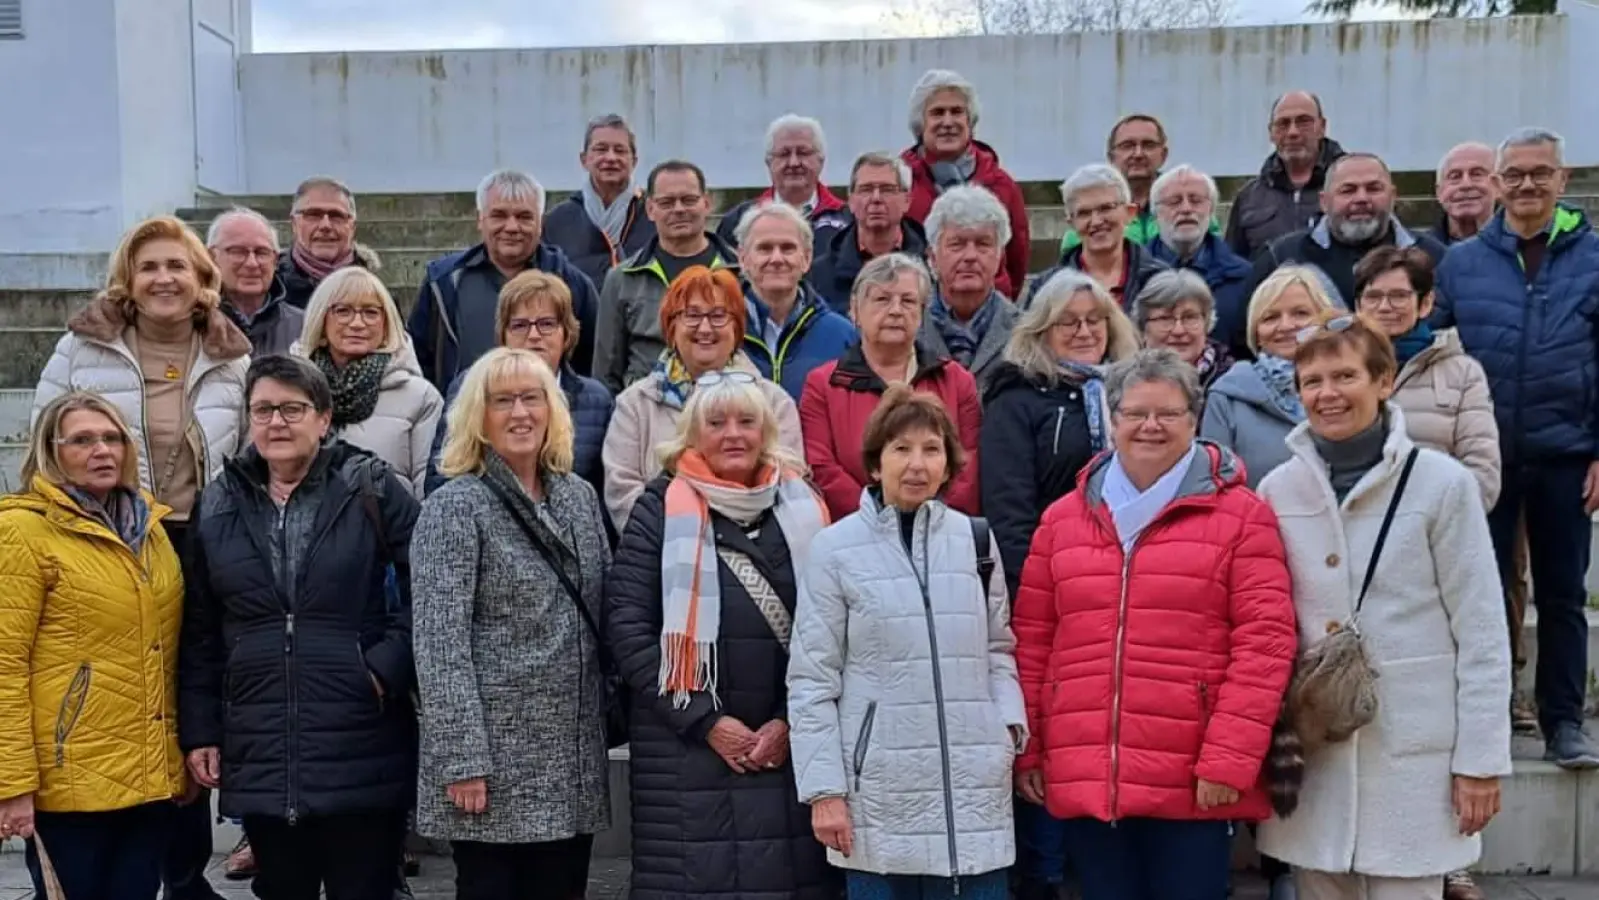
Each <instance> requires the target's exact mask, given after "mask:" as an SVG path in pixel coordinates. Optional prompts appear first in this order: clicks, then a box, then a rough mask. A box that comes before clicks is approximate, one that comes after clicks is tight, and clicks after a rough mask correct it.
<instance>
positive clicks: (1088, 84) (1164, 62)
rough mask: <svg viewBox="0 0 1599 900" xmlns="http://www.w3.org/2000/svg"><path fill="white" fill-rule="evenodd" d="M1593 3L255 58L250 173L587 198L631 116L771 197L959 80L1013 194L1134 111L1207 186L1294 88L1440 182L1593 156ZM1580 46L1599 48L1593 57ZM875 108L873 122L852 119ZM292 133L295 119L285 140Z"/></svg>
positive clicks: (1253, 164) (1240, 159)
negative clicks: (811, 150)
mask: <svg viewBox="0 0 1599 900" xmlns="http://www.w3.org/2000/svg"><path fill="white" fill-rule="evenodd" d="M1596 21H1599V7H1595V6H1594V5H1593V4H1592V0H1576V2H1573V3H1570V4H1568V8H1567V14H1566V15H1562V16H1556V17H1539V18H1515V19H1476V20H1437V21H1426V20H1424V21H1403V22H1378V23H1360V24H1322V25H1293V26H1278V27H1259V28H1228V29H1215V30H1192V31H1170V32H1129V33H1122V34H1088V35H1075V34H1074V35H1048V36H1027V37H974V38H954V39H939V40H927V39H906V40H890V41H853V42H832V43H791V44H764V45H703V46H661V47H628V48H602V49H581V50H485V51H459V52H435V53H334V54H266V55H255V56H251V57H249V58H247V59H245V60H244V61H243V72H242V78H243V90H244V107H245V109H246V110H247V113H246V117H247V120H246V123H245V137H246V140H245V145H246V147H248V152H249V159H248V162H247V166H246V181H247V184H248V187H249V189H250V191H251V192H252V193H274V192H282V191H286V190H289V189H292V188H293V186H294V185H295V183H296V182H297V181H298V180H299V179H300V178H302V177H304V176H305V175H307V174H309V173H312V172H323V171H330V172H333V173H336V174H339V175H343V176H345V177H347V178H349V179H350V180H351V182H352V184H353V186H354V187H355V188H356V189H357V190H365V191H434V190H444V189H460V188H463V187H469V186H471V185H472V184H474V183H475V182H476V180H477V179H478V178H480V177H481V176H482V175H483V174H484V173H485V172H487V171H489V170H490V169H492V168H494V167H497V166H506V165H509V166H518V167H525V168H527V169H529V170H531V171H533V172H534V173H536V174H537V175H539V176H540V177H541V179H543V180H545V181H546V182H547V183H548V184H549V186H551V187H556V188H572V187H576V186H577V184H578V182H579V179H580V177H581V175H580V170H579V168H578V165H577V160H576V156H577V152H578V150H579V144H580V143H581V138H582V133H583V125H584V123H585V121H586V120H587V119H589V118H590V117H591V116H594V115H596V114H599V113H603V112H613V111H614V112H620V113H622V114H623V115H626V116H627V117H628V118H629V119H630V120H632V121H633V122H634V124H635V126H636V127H637V129H638V131H639V136H640V142H641V153H642V155H643V156H644V157H645V162H646V163H648V162H650V161H653V160H659V159H661V158H664V157H666V156H686V157H688V158H690V159H693V160H695V161H697V162H699V163H701V164H702V165H703V166H704V167H705V168H706V169H707V170H708V171H709V172H710V173H712V177H713V179H714V180H715V181H716V182H717V183H719V184H724V185H752V184H760V183H764V181H765V179H766V174H765V170H764V166H763V163H762V159H761V157H762V149H763V148H762V139H763V136H764V130H765V126H766V123H767V122H768V121H770V120H771V119H772V118H774V117H775V116H778V115H780V114H782V113H785V112H790V111H799V112H802V113H805V114H809V115H814V116H816V117H818V118H820V119H821V121H822V122H823V124H824V126H825V127H826V129H827V131H828V144H829V148H830V160H829V164H828V170H827V173H826V174H827V177H828V178H830V179H834V180H842V179H844V178H846V176H847V173H848V167H849V164H850V162H851V160H852V158H853V156H854V155H855V154H856V153H859V152H860V151H862V150H866V149H870V148H894V149H897V148H902V147H904V146H907V145H908V144H909V143H910V142H911V136H910V132H909V130H908V125H907V117H908V112H907V98H908V95H909V92H910V89H911V86H912V85H913V84H914V82H915V81H916V79H917V78H918V77H919V76H920V75H921V74H922V73H923V72H924V71H926V70H927V69H929V68H934V67H947V68H953V69H956V70H958V71H960V72H962V73H963V74H965V75H966V76H967V77H968V78H970V79H971V80H972V81H973V82H974V83H975V84H976V85H977V86H978V89H979V90H980V92H981V96H982V101H983V105H982V121H981V124H980V125H979V126H978V128H977V132H978V136H979V137H980V138H981V139H983V140H985V141H987V142H989V143H991V144H993V145H994V146H995V147H996V148H997V149H998V150H999V153H1000V155H1001V158H1002V159H1003V161H1004V163H1005V164H1006V165H1007V167H1009V169H1010V170H1011V171H1012V172H1013V173H1014V174H1015V175H1016V177H1018V178H1019V179H1022V180H1037V179H1056V178H1060V177H1062V176H1064V175H1065V174H1067V173H1068V172H1069V171H1070V170H1071V169H1072V168H1073V167H1074V166H1076V165H1078V164H1081V163H1083V162H1086V161H1090V160H1093V159H1096V158H1100V157H1101V156H1102V154H1103V153H1104V140H1105V133H1106V130H1107V128H1108V127H1109V126H1110V124H1111V123H1112V122H1113V121H1114V120H1115V119H1116V118H1117V117H1118V116H1119V115H1121V114H1123V113H1126V112H1129V111H1132V110H1141V111H1145V112H1149V113H1153V114H1155V115H1158V116H1160V117H1161V118H1162V119H1163V120H1164V121H1165V122H1166V124H1167V127H1168V131H1169V132H1170V134H1171V140H1172V153H1173V159H1174V161H1175V160H1184V161H1188V162H1192V163H1195V164H1197V165H1200V166H1202V167H1204V168H1205V169H1207V170H1209V171H1211V172H1214V173H1216V174H1243V173H1247V172H1250V171H1253V170H1254V169H1256V168H1258V166H1259V165H1260V160H1261V158H1262V156H1263V155H1264V154H1265V153H1266V152H1267V151H1268V150H1269V145H1268V141H1267V134H1266V119H1267V110H1268V109H1269V107H1270V105H1271V102H1272V100H1273V98H1274V97H1275V96H1276V95H1277V94H1279V93H1280V92H1282V91H1283V90H1285V89H1288V88H1309V89H1313V90H1315V91H1317V92H1319V93H1320V94H1321V96H1322V97H1323V99H1324V102H1325V105H1326V110H1327V115H1328V117H1329V120H1330V123H1331V132H1332V134H1333V135H1334V136H1335V137H1337V138H1338V139H1339V140H1341V141H1342V142H1343V143H1344V144H1345V145H1346V146H1349V147H1356V148H1368V147H1369V148H1374V149H1380V150H1381V151H1382V152H1383V153H1384V154H1385V155H1386V156H1387V157H1388V158H1389V160H1390V162H1391V164H1392V165H1393V166H1394V167H1395V168H1397V169H1430V168H1432V167H1433V166H1434V165H1435V164H1436V162H1437V160H1438V157H1439V156H1440V155H1441V154H1442V152H1443V150H1445V149H1446V148H1447V147H1449V146H1450V145H1451V144H1453V143H1455V142H1457V141H1460V140H1465V139H1468V138H1488V139H1495V138H1497V137H1499V136H1501V135H1503V134H1504V133H1505V132H1507V131H1509V130H1510V129H1511V128H1513V127H1515V126H1517V125H1521V124H1526V123H1533V122H1535V123H1539V124H1545V125H1548V126H1550V127H1554V128H1557V129H1560V130H1562V131H1564V132H1565V133H1566V134H1567V135H1568V136H1569V138H1570V145H1569V152H1570V156H1571V158H1572V161H1573V162H1575V163H1579V164H1588V163H1599V116H1596V115H1592V114H1591V113H1590V114H1580V112H1581V109H1582V108H1583V107H1584V106H1585V105H1587V106H1588V107H1589V108H1590V109H1591V104H1592V102H1593V101H1592V99H1591V98H1592V94H1591V93H1582V92H1578V91H1577V90H1576V89H1575V88H1576V86H1577V84H1578V82H1579V81H1580V80H1581V76H1583V75H1585V74H1586V72H1585V69H1586V63H1584V62H1583V61H1582V60H1580V59H1579V58H1577V55H1576V54H1577V51H1578V43H1577V41H1576V40H1574V36H1575V35H1578V34H1588V35H1590V36H1591V34H1592V29H1594V28H1595V27H1599V26H1595V25H1594V23H1595V22H1596ZM1588 46H1595V45H1594V44H1591V43H1590V44H1588ZM862 110H869V111H871V112H869V113H865V114H863V113H862ZM285 122H293V123H295V125H294V127H292V128H286V127H284V123H285Z"/></svg>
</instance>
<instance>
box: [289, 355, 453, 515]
mask: <svg viewBox="0 0 1599 900" xmlns="http://www.w3.org/2000/svg"><path fill="white" fill-rule="evenodd" d="M289 352H290V353H291V354H293V355H295V356H300V357H304V356H307V354H306V353H304V352H302V348H301V347H300V344H299V343H298V342H296V343H295V344H294V346H293V348H291V349H290V351H289ZM443 414H444V398H443V397H440V396H439V392H438V389H437V388H435V387H433V384H432V383H431V382H429V381H428V380H427V379H426V378H424V377H422V367H421V366H420V365H418V364H417V361H416V351H415V350H414V349H413V348H412V347H411V339H410V338H409V337H407V338H406V339H405V344H404V345H402V346H401V347H400V349H399V350H396V351H395V352H394V354H393V355H392V356H390V357H389V365H388V368H386V369H384V370H383V379H382V381H380V382H379V383H378V403H377V406H375V407H373V408H372V415H370V416H367V417H366V419H365V420H363V421H360V422H356V423H354V424H352V425H346V426H344V427H343V428H340V429H338V430H337V431H336V432H335V436H336V437H338V438H341V439H342V440H344V441H345V442H346V443H349V444H354V445H355V446H357V447H360V448H361V449H362V450H367V451H369V452H371V453H373V454H375V455H377V456H378V458H380V459H382V460H383V461H384V462H386V463H388V464H389V467H390V468H392V469H394V472H395V474H396V475H399V476H400V478H401V479H402V480H403V481H405V482H406V483H407V484H409V485H411V493H413V494H415V495H416V496H417V498H418V499H420V498H421V497H422V486H423V482H424V481H426V480H427V473H428V458H429V457H430V456H431V455H432V453H433V436H434V433H435V432H436V431H437V430H438V426H439V416H442V415H443Z"/></svg>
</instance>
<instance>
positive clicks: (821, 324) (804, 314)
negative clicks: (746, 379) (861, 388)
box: [744, 281, 857, 403]
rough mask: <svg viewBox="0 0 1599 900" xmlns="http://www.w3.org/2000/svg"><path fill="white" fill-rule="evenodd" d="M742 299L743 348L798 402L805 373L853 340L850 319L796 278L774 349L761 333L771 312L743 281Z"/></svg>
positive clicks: (759, 366)
mask: <svg viewBox="0 0 1599 900" xmlns="http://www.w3.org/2000/svg"><path fill="white" fill-rule="evenodd" d="M744 302H745V306H746V307H747V312H748V318H747V320H746V322H747V324H746V326H745V329H744V352H745V353H747V354H748V355H749V358H750V359H751V360H752V361H753V362H754V363H755V367H756V368H757V369H760V370H761V374H762V375H764V376H766V377H767V378H770V379H772V380H773V381H775V382H777V383H778V384H780V385H782V386H783V390H785V391H788V395H789V396H790V397H793V398H794V402H795V403H798V402H799V398H800V391H802V390H804V389H805V376H807V375H809V374H810V373H811V370H812V369H814V368H816V367H817V366H820V365H823V364H825V363H830V362H832V361H833V360H835V359H838V358H839V357H840V356H842V355H844V351H845V350H846V349H847V348H848V347H849V346H850V345H851V344H853V343H855V341H856V340H857V337H856V333H855V325H854V323H852V322H851V321H850V320H848V319H846V318H844V317H843V316H841V315H839V314H838V313H836V312H833V310H832V308H831V307H829V306H828V305H827V301H825V300H823V299H822V296H821V295H820V294H818V293H816V291H815V289H813V288H812V287H811V286H810V285H809V284H807V283H806V282H803V281H802V282H800V299H799V302H798V303H796V304H794V309H793V311H792V312H790V313H789V314H788V325H787V327H786V328H784V329H783V336H782V337H781V338H779V339H778V340H779V343H778V345H777V347H776V348H775V349H774V348H772V347H768V346H767V345H766V340H765V339H764V338H763V337H762V336H761V335H762V332H764V331H765V328H766V324H767V323H768V322H769V321H771V314H770V312H769V311H768V310H767V308H766V304H764V303H762V302H761V301H760V300H758V299H756V297H755V293H754V292H753V291H751V290H750V288H749V285H748V284H747V283H746V284H745V286H744Z"/></svg>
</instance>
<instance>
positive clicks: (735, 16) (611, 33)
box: [254, 0, 1383, 53]
mask: <svg viewBox="0 0 1599 900" xmlns="http://www.w3.org/2000/svg"><path fill="white" fill-rule="evenodd" d="M918 2H923V3H931V2H933V0H579V2H574V0H445V2H441V0H254V14H255V48H254V49H255V50H256V51H257V52H264V53H273V52H303V51H330V50H422V49H440V50H444V49H459V48H471V47H588V46H614V45H618V44H652V43H724V42H741V41H777V40H789V41H803V40H830V39H849V38H864V37H889V36H893V31H892V30H890V29H891V23H892V22H894V21H900V22H903V21H905V20H904V19H903V18H901V19H897V20H895V19H890V18H889V17H888V15H887V14H888V13H889V12H890V11H892V10H894V9H901V10H903V9H906V8H907V7H906V6H905V4H906V3H910V4H911V8H915V4H916V3H918ZM1176 2H1182V0H1176ZM1233 3H1234V10H1235V12H1234V16H1233V22H1234V24H1240V25H1267V24H1276V23H1282V22H1296V21H1304V20H1306V19H1309V18H1311V17H1310V16H1307V15H1306V14H1305V12H1304V5H1305V3H1304V0H1233ZM922 8H927V7H925V6H924V7H922ZM1377 15H1383V14H1382V13H1378V14H1377ZM1367 17H1369V16H1366V15H1363V16H1361V18H1367Z"/></svg>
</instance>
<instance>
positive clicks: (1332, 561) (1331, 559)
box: [1327, 553, 1339, 569]
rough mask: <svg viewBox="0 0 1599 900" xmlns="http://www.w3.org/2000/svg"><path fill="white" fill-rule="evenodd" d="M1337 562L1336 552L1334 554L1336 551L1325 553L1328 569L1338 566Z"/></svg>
mask: <svg viewBox="0 0 1599 900" xmlns="http://www.w3.org/2000/svg"><path fill="white" fill-rule="evenodd" d="M1338 562H1339V559H1338V554H1336V553H1329V554H1327V568H1329V569H1335V568H1337V567H1338Z"/></svg>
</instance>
